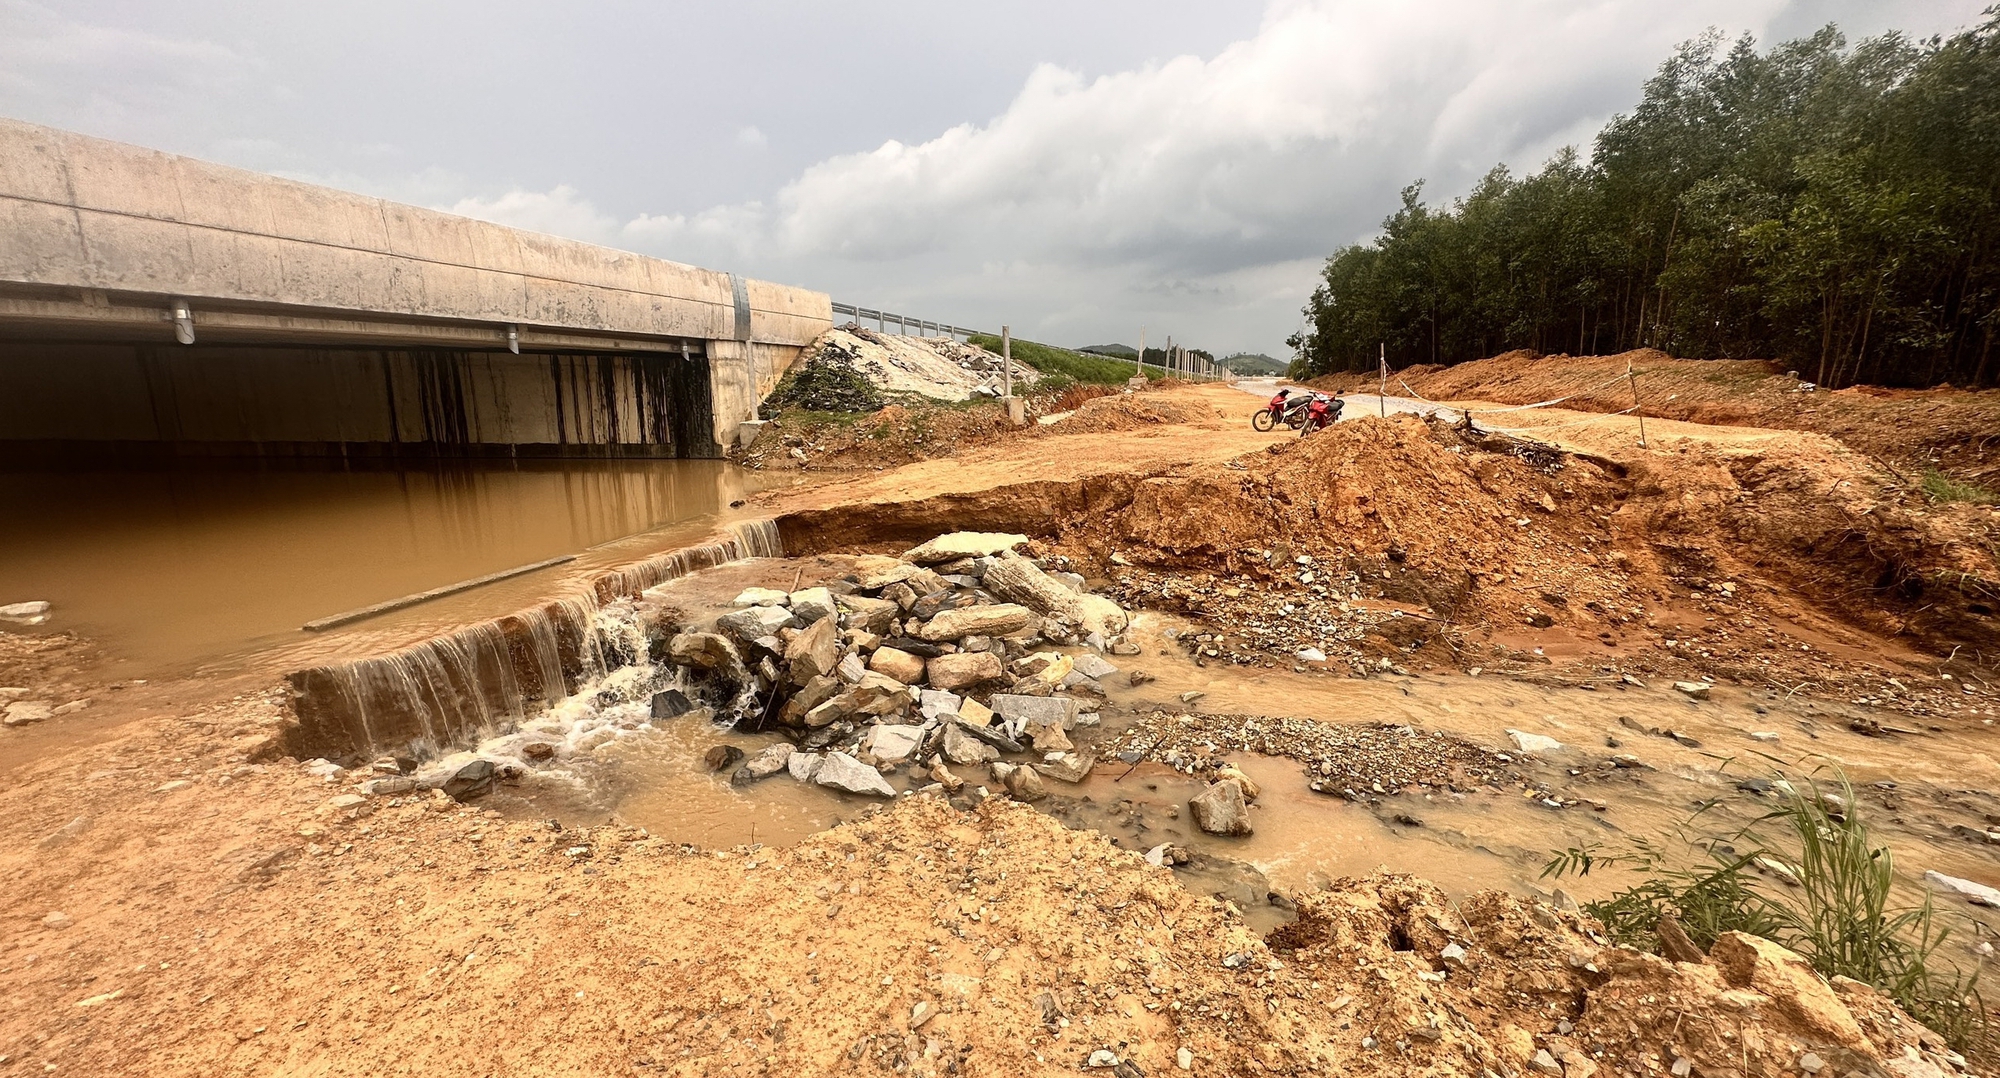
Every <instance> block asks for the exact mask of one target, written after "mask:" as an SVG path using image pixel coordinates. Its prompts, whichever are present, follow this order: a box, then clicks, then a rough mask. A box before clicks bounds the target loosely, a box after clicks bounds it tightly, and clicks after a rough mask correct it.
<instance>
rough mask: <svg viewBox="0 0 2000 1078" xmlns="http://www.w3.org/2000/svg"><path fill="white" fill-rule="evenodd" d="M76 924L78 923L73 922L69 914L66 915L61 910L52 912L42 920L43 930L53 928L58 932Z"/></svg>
mask: <svg viewBox="0 0 2000 1078" xmlns="http://www.w3.org/2000/svg"><path fill="white" fill-rule="evenodd" d="M75 923H76V921H74V920H72V919H71V918H70V915H69V914H67V913H64V912H63V911H61V910H55V911H53V912H51V913H50V914H49V915H48V916H46V917H43V918H42V927H43V928H52V929H54V930H56V931H58V932H60V931H62V930H63V929H65V928H68V927H69V926H71V925H73V924H75Z"/></svg>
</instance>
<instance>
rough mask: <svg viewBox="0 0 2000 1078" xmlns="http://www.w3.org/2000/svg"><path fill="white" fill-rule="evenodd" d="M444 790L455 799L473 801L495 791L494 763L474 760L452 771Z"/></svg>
mask: <svg viewBox="0 0 2000 1078" xmlns="http://www.w3.org/2000/svg"><path fill="white" fill-rule="evenodd" d="M443 790H444V792H445V794H446V795H447V796H449V797H450V798H451V799H452V800H454V801H471V800H473V799H474V798H479V797H485V796H486V795H487V794H490V793H492V792H493V764H492V762H491V761H488V760H474V761H472V762H471V763H469V764H466V765H465V766H464V767H461V768H459V769H458V770H457V771H455V772H453V773H452V776H451V777H450V778H448V779H446V780H445V781H444V786H443Z"/></svg>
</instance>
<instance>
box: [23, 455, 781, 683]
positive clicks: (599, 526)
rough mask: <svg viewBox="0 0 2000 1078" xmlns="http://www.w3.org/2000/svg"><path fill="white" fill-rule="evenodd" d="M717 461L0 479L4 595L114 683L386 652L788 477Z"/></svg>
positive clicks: (638, 554)
mask: <svg viewBox="0 0 2000 1078" xmlns="http://www.w3.org/2000/svg"><path fill="white" fill-rule="evenodd" d="M797 482H798V480H797V478H796V477H787V478H784V479H779V478H777V477H772V476H764V475H760V474H758V473H755V472H750V471H746V470H744V469H741V468H738V467H736V466H734V465H732V464H728V463H725V462H723V461H714V460H648V461H518V462H517V461H496V462H480V461H467V462H456V463H451V464H445V465H437V466H432V467H423V466H417V467H408V466H388V465H384V466H378V467H359V466H357V467H351V468H350V467H343V466H341V465H340V464H339V463H338V462H335V463H333V464H324V463H319V462H300V463H294V464H292V465H289V466H260V465H255V464H241V463H216V462H187V463H181V464H171V465H162V466H160V467H156V468H149V469H124V470H92V471H47V472H35V471H0V503H5V504H8V505H15V506H21V507H23V514H24V515H23V516H22V517H21V521H22V526H19V527H10V528H6V529H0V594H4V595H6V596H8V599H7V601H18V600H24V599H45V600H48V601H50V602H52V603H53V604H54V608H55V609H54V617H53V619H52V620H51V621H50V622H49V623H48V624H47V625H46V626H44V627H42V629H40V630H36V631H51V632H54V631H70V632H75V633H78V634H80V635H81V636H83V637H85V638H88V639H90V640H92V641H95V642H96V643H97V644H99V645H101V647H102V650H103V653H104V655H105V657H106V661H107V662H108V663H111V664H113V665H114V667H115V668H114V669H113V670H110V671H107V672H108V673H110V674H111V675H112V676H119V677H127V678H129V677H159V676H166V675H169V674H174V673H184V672H186V671H188V670H190V669H196V668H199V669H201V670H202V672H203V673H214V672H216V671H217V670H223V671H227V670H231V669H235V668H238V667H241V666H244V665H246V664H252V663H254V664H258V665H260V666H261V667H263V668H269V669H274V670H275V669H287V668H292V667H297V666H300V665H305V664H307V663H310V662H313V661H324V659H325V658H326V657H329V656H354V655H367V654H373V653H378V652H381V651H384V650H389V649H393V648H395V647H400V646H403V645H404V644H407V643H409V642H411V641H413V640H419V639H423V638H424V637H426V636H430V635H435V634H437V633H440V632H446V631H450V630H451V629H453V628H456V627H457V626H459V625H462V624H465V623H466V622H469V621H477V620H480V619H482V618H486V617H492V616H494V615H496V614H501V613H506V612H507V611H509V610H511V609H514V608H516V607H519V606H525V605H529V604H530V603H532V602H535V601H538V600H539V599H540V598H542V597H544V596H546V595H549V594H560V593H562V592H563V591H564V590H565V589H566V588H568V587H569V586H570V585H571V584H572V582H573V581H574V580H577V579H581V578H582V577H584V576H586V575H587V574H588V573H590V572H592V571H601V570H602V569H604V568H607V567H610V566H614V565H618V564H622V563H626V562H630V561H633V560H637V559H639V558H642V557H644V556H646V555H647V554H649V553H653V552H655V551H658V550H663V549H671V548H673V547H676V546H681V545H685V544H686V543H689V542H693V541H696V540H697V539H699V538H700V537H701V536H702V535H705V534H707V533H708V532H710V531H712V530H714V528H715V526H716V524H717V523H718V522H719V521H721V520H724V519H726V518H727V517H728V515H729V514H730V512H731V504H732V503H737V502H741V501H742V500H743V499H745V498H747V497H748V496H749V495H750V494H752V493H753V492H755V491H758V490H763V489H767V488H769V487H771V486H773V485H776V484H795V483H797ZM564 556H569V557H573V558H574V560H572V561H569V562H565V563H563V564H561V565H558V566H553V567H550V568H548V569H545V570H543V571H540V572H537V573H533V574H528V575H524V576H520V577H516V578H514V579H511V580H507V581H504V582H501V583H497V584H492V585H488V586H486V587H482V588H478V589H475V590H473V591H468V592H463V593H460V594H458V595H454V596H451V597H449V598H446V599H442V600H438V601H435V602H430V603H426V604H423V605H421V606H418V607H413V608H410V609H408V610H404V611H400V612H397V613H395V614H392V615H389V616H386V617H378V618H373V619H370V620H368V621H366V622H363V623H360V624H357V625H354V626H351V627H347V628H343V629H340V630H336V631H334V632H331V633H320V634H315V633H304V632H301V631H300V628H299V627H300V626H301V625H303V624H304V623H306V622H308V621H311V620H314V619H318V618H324V617H328V616H330V615H336V614H340V613H343V612H345V611H349V610H353V609H356V608H360V607H365V606H368V605H370V604H374V603H380V602H384V601H386V600H393V599H396V598H398V597H400V596H404V595H409V594H412V593H416V592H422V591H426V590H428V589H432V588H438V587H442V586H445V585H450V584H454V583H457V582H460V581H464V580H468V579H471V578H475V577H479V576H483V575H485V574H489V573H495V572H500V571H503V570H508V569H513V568H516V567H519V566H524V565H529V564H533V563H537V562H542V561H546V560H549V559H552V558H558V557H564Z"/></svg>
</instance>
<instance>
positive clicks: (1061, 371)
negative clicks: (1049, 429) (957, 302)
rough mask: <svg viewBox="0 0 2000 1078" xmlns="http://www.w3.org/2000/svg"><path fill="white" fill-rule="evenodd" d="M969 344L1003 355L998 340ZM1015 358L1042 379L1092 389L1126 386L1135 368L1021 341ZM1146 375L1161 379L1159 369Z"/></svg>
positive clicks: (975, 338) (972, 339) (983, 339)
mask: <svg viewBox="0 0 2000 1078" xmlns="http://www.w3.org/2000/svg"><path fill="white" fill-rule="evenodd" d="M967 340H968V341H969V342H970V343H972V344H976V345H978V346H979V347H981V348H984V349H986V350H987V351H989V352H991V353H993V354H994V355H999V354H1000V338H998V337H986V336H980V335H974V336H972V337H969V338H967ZM1013 356H1014V358H1015V359H1016V360H1018V361H1020V362H1022V363H1026V364H1027V365H1028V366H1030V367H1033V368H1035V370H1037V371H1039V372H1040V373H1042V374H1043V375H1061V376H1063V377H1064V378H1068V379H1069V380H1070V381H1073V382H1086V383H1089V384H1091V385H1100V386H1116V385H1124V384H1125V381H1126V380H1127V379H1129V378H1131V377H1132V373H1133V372H1132V364H1130V363H1128V362H1123V361H1120V360H1116V359H1107V358H1103V357H1099V356H1087V355H1083V354H1081V353H1077V352H1071V351H1067V350H1065V349H1061V348H1051V347H1049V346H1048V345H1046V344H1036V343H1035V342H1034V341H1024V340H1021V339H1020V338H1018V337H1016V338H1015V339H1014V341H1013ZM1146 373H1148V374H1149V375H1153V376H1154V377H1158V376H1159V374H1160V370H1159V368H1158V367H1148V368H1147V371H1146ZM1049 388H1060V387H1059V386H1052V387H1049Z"/></svg>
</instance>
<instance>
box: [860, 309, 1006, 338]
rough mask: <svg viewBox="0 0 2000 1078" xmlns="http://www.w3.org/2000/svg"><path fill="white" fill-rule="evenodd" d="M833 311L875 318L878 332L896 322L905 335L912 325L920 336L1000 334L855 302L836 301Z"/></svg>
mask: <svg viewBox="0 0 2000 1078" xmlns="http://www.w3.org/2000/svg"><path fill="white" fill-rule="evenodd" d="M833 313H834V315H835V316H836V317H838V316H840V315H843V314H844V315H847V316H848V317H849V318H852V319H854V320H855V321H856V322H859V321H861V320H862V319H864V318H872V319H874V320H875V331H876V332H877V333H887V332H889V323H891V322H894V323H896V326H897V330H896V331H897V333H899V334H901V335H902V336H905V337H907V336H909V335H910V327H911V326H915V327H916V329H917V335H918V336H951V337H970V336H972V335H973V334H975V333H976V334H979V335H981V336H985V337H998V336H999V334H998V333H989V332H987V331H986V330H983V329H967V328H966V327H964V326H954V325H949V324H947V323H944V322H932V321H929V320H927V319H923V318H911V317H910V316H908V315H904V314H896V313H894V312H892V311H878V310H872V309H870V308H867V307H863V306H861V305H859V304H854V303H836V304H834V305H833ZM926 330H934V331H935V332H934V333H929V334H927V333H926V332H925V331H926Z"/></svg>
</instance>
